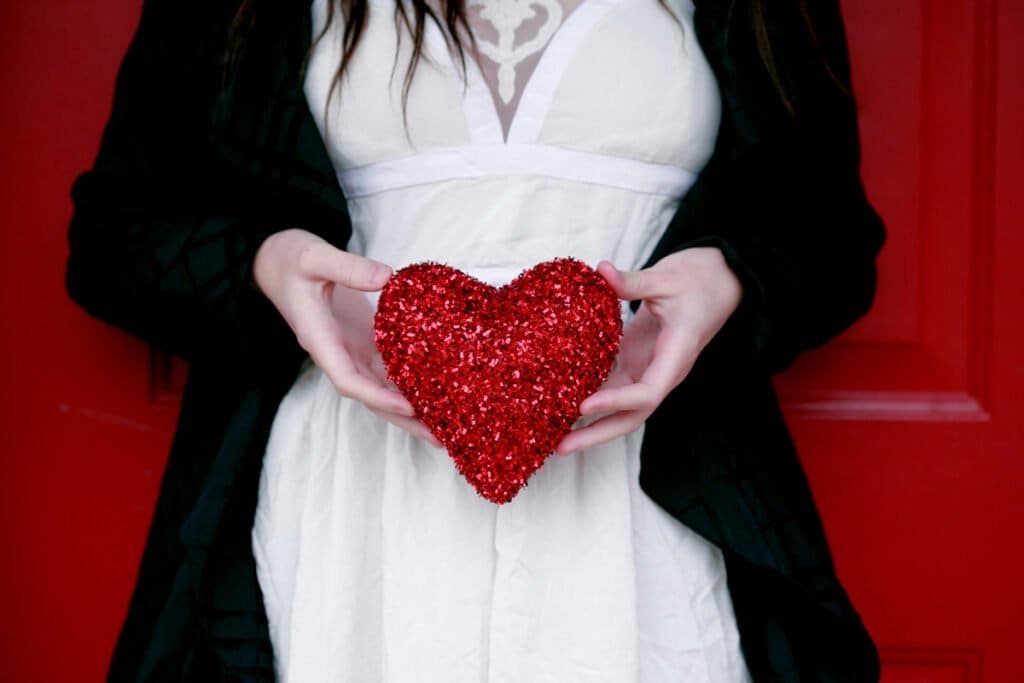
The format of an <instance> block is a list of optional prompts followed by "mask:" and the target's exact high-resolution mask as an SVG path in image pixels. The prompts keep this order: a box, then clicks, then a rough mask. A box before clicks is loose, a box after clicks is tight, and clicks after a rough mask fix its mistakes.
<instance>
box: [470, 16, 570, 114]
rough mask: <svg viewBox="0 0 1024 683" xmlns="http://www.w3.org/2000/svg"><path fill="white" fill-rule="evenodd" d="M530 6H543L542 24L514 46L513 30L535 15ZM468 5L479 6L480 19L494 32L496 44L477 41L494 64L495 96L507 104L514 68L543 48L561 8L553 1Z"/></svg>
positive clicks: (484, 39)
mask: <svg viewBox="0 0 1024 683" xmlns="http://www.w3.org/2000/svg"><path fill="white" fill-rule="evenodd" d="M534 5H540V6H541V7H543V9H544V17H543V18H544V21H543V22H541V23H540V25H539V26H537V27H536V31H537V34H536V35H534V36H533V37H532V38H530V39H529V40H526V41H525V42H520V43H519V45H516V44H515V39H516V30H517V29H518V28H519V27H520V26H521V25H522V23H523V22H524V21H525V20H527V19H532V18H533V17H535V16H537V10H536V9H534ZM469 6H471V7H472V6H478V7H480V8H481V9H480V18H481V19H486V20H487V21H489V22H490V23H491V26H493V27H494V28H495V30H496V31H497V32H498V40H497V42H496V43H495V42H491V41H490V40H488V39H487V37H486V36H479V37H477V41H478V44H479V46H480V49H481V51H482V52H483V53H484V55H486V56H487V57H489V58H490V59H491V61H493V62H495V63H496V64H497V65H498V94H499V95H500V96H501V101H502V102H504V103H505V104H508V103H509V102H510V101H511V100H512V96H513V95H514V94H515V89H516V86H515V82H516V65H517V64H519V62H521V61H523V60H524V59H526V58H527V57H529V56H530V55H532V54H533V53H535V52H538V51H540V50H541V49H543V48H544V46H545V45H547V42H548V40H550V38H551V36H553V35H554V33H555V29H557V28H558V26H559V25H560V24H561V23H562V6H561V5H560V4H558V1H557V0H470V2H469Z"/></svg>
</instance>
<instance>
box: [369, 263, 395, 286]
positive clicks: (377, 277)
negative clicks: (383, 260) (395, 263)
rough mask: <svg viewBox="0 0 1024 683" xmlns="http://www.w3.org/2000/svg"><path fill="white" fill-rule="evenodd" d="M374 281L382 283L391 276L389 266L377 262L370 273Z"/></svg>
mask: <svg viewBox="0 0 1024 683" xmlns="http://www.w3.org/2000/svg"><path fill="white" fill-rule="evenodd" d="M371 277H372V278H373V281H374V282H375V283H380V284H384V283H385V282H387V279H388V278H389V277H391V268H390V267H388V266H385V265H382V264H377V265H376V266H374V267H373V274H372V275H371Z"/></svg>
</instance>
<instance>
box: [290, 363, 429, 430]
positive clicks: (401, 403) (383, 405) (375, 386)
mask: <svg viewBox="0 0 1024 683" xmlns="http://www.w3.org/2000/svg"><path fill="white" fill-rule="evenodd" d="M310 357H311V358H313V362H314V363H316V364H317V365H318V366H319V367H320V369H321V370H323V372H324V374H325V375H327V377H328V379H330V380H331V383H332V384H334V388H335V389H336V390H337V391H338V393H339V394H341V395H343V396H348V397H349V398H354V399H356V400H357V401H360V402H362V403H363V404H364V405H366V406H367V407H368V408H371V409H376V410H383V411H388V412H393V413H397V414H399V415H414V414H415V413H416V411H415V409H413V407H412V405H411V404H410V403H409V401H408V400H407V399H406V398H405V397H404V396H402V395H401V394H399V393H397V392H394V391H391V390H390V389H385V388H384V387H382V386H381V385H380V384H379V383H378V382H377V381H376V380H375V379H371V378H369V377H366V376H365V375H362V374H360V372H359V370H358V368H357V367H356V366H355V364H354V363H353V362H352V360H351V358H349V357H348V354H346V353H342V354H327V355H323V354H317V355H316V356H314V355H313V354H310Z"/></svg>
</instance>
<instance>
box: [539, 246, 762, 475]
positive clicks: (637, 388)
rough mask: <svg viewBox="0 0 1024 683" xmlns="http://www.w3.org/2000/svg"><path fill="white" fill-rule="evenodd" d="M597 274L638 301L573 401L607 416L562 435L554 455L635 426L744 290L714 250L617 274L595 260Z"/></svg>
mask: <svg viewBox="0 0 1024 683" xmlns="http://www.w3.org/2000/svg"><path fill="white" fill-rule="evenodd" d="M597 271H598V272H599V273H600V274H601V275H602V276H603V277H604V278H605V280H607V281H608V283H609V284H610V285H611V287H612V289H613V290H615V293H616V294H617V295H618V296H619V298H620V299H626V300H629V301H634V300H637V299H640V300H642V303H641V304H640V307H639V308H638V309H637V312H636V315H635V316H633V318H632V320H630V321H629V323H628V324H627V325H626V328H625V329H624V330H623V334H622V340H621V342H620V346H619V353H618V357H617V358H616V361H615V365H614V366H613V368H612V370H611V372H610V373H609V375H608V378H607V379H606V380H605V382H604V384H603V385H602V386H601V388H600V389H598V390H597V391H596V392H594V393H593V394H591V395H590V396H588V397H587V398H586V400H584V401H583V402H582V403H581V404H580V413H581V415H582V416H583V417H588V416H592V415H597V414H598V413H609V414H608V415H606V416H604V417H602V418H600V419H598V420H596V421H593V422H591V423H590V424H587V425H585V426H581V427H578V428H576V429H574V430H573V431H571V432H570V433H569V434H567V435H566V436H565V438H564V439H562V441H561V443H559V445H558V448H557V449H556V451H555V452H556V453H557V454H558V455H568V454H569V453H572V452H575V451H580V450H584V449H586V448H590V447H592V446H596V445H598V444H600V443H604V442H606V441H610V440H612V439H614V438H617V437H619V436H623V435H625V434H628V433H630V432H632V431H634V430H636V429H638V428H639V427H640V426H641V425H642V424H643V423H644V421H645V420H646V419H647V418H648V417H649V416H650V415H651V413H653V412H654V410H655V408H657V407H658V406H659V405H661V402H662V401H663V400H664V399H665V397H666V396H667V395H668V394H669V392H670V391H672V390H673V389H675V388H676V386H678V385H679V383H680V382H682V381H683V379H684V378H685V377H686V376H687V375H688V374H689V372H690V369H691V368H692V367H693V364H694V362H696V360H697V356H698V355H699V354H700V352H701V351H702V350H703V349H704V347H705V346H706V345H707V344H708V342H710V341H711V339H712V338H713V337H714V336H715V334H717V333H718V330H719V329H721V327H722V326H723V325H724V324H725V322H726V320H728V319H729V316H731V315H732V314H733V312H734V311H735V310H736V308H737V307H738V306H739V303H740V300H741V298H742V295H743V286H742V284H741V283H740V280H739V279H738V278H737V277H736V274H735V273H734V272H733V271H732V269H731V268H730V267H729V265H728V264H727V263H726V261H725V257H724V256H723V255H722V252H721V250H719V249H718V248H717V247H691V248H688V249H683V250H681V251H678V252H675V253H672V254H669V255H668V256H666V257H664V258H663V259H661V260H660V261H658V262H657V263H655V264H654V265H653V266H651V267H650V268H646V269H644V270H638V271H620V270H618V269H617V268H616V267H615V266H614V265H613V264H612V263H611V262H610V261H601V263H599V264H598V266H597Z"/></svg>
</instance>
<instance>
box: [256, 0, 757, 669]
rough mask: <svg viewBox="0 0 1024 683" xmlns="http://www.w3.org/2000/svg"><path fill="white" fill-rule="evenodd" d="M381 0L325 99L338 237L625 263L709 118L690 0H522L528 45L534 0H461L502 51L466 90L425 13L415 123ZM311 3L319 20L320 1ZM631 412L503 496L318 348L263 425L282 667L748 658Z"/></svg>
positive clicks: (711, 130)
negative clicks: (379, 410)
mask: <svg viewBox="0 0 1024 683" xmlns="http://www.w3.org/2000/svg"><path fill="white" fill-rule="evenodd" d="M396 1H398V0H370V13H369V18H368V23H367V25H366V28H365V34H364V36H363V38H362V41H361V43H360V45H359V48H358V49H357V50H356V52H355V56H354V58H353V60H352V62H351V64H350V66H349V69H350V71H348V72H347V74H346V76H345V79H344V80H343V81H342V86H341V88H340V89H339V90H338V91H336V92H335V95H334V98H333V99H332V100H331V105H332V106H331V110H330V119H329V122H328V124H327V125H328V126H329V136H326V139H327V141H328V148H329V152H330V154H331V156H332V160H333V163H334V165H335V168H336V170H337V171H338V175H339V180H340V183H341V186H342V189H343V190H344V192H345V195H346V197H347V200H348V208H349V211H350V214H351V217H352V220H353V235H352V238H351V241H350V242H349V244H348V247H347V248H348V250H349V251H352V252H354V253H359V254H363V255H366V256H369V257H372V258H374V259H377V260H380V261H383V262H385V263H388V264H389V265H391V266H393V267H394V268H395V269H397V268H399V267H401V266H403V265H406V264H409V263H413V262H417V261H421V260H428V259H429V260H435V261H439V262H443V263H447V264H450V265H452V266H454V267H457V268H460V269H462V270H464V271H466V272H467V273H469V274H471V275H473V276H475V277H478V278H479V279H481V280H484V281H486V282H489V283H491V284H494V285H500V284H504V283H506V282H508V281H510V280H511V279H512V278H513V277H514V276H515V275H517V274H518V273H519V272H520V271H522V270H523V269H526V268H529V267H530V266H533V265H535V264H536V263H539V262H541V261H544V260H548V259H551V258H554V257H558V256H575V257H576V258H579V259H580V260H583V261H584V262H586V263H589V264H590V265H596V264H597V263H598V262H599V261H600V260H601V259H609V260H611V261H612V262H613V263H614V264H615V265H616V266H617V267H619V268H621V269H637V268H639V267H640V266H641V265H642V264H643V263H644V261H645V260H646V259H647V258H648V256H649V255H650V254H651V253H652V251H653V249H654V246H655V243H656V242H657V240H658V237H659V236H660V235H661V233H662V231H663V230H664V229H665V227H666V226H667V224H668V221H669V220H670V218H671V217H672V215H673V212H674V210H675V208H676V206H677V205H678V201H679V198H680V197H681V196H682V195H683V194H684V193H685V192H686V190H687V189H688V188H689V186H690V184H691V183H692V182H693V180H694V178H695V175H696V173H697V172H698V171H699V170H700V169H701V168H702V167H703V165H704V164H705V163H706V162H707V160H708V158H709V157H710V155H711V152H712V149H713V145H714V141H715V136H716V134H717V130H718V124H719V118H720V99H719V92H718V90H717V87H716V83H715V80H714V77H713V74H712V73H711V71H710V68H709V67H708V64H707V63H706V61H705V60H704V57H703V55H702V53H701V51H700V48H699V46H698V44H697V39H696V36H695V35H694V32H693V24H692V12H693V6H692V4H691V0H669V4H670V5H671V7H672V11H673V13H675V14H676V15H677V16H678V18H679V20H680V21H681V23H682V28H680V26H678V25H677V24H676V23H675V22H674V21H673V20H672V17H671V16H670V14H669V13H668V12H667V11H666V10H665V9H664V8H663V7H661V6H660V5H659V3H658V2H657V0H583V1H582V2H581V3H580V2H575V3H572V2H570V3H568V4H567V6H568V7H569V10H568V11H564V12H560V9H561V7H562V6H561V5H558V0H532V2H531V3H530V5H529V7H532V8H533V11H534V12H536V13H535V14H534V15H533V18H532V19H531V20H530V21H532V22H533V24H532V26H533V28H532V29H531V30H532V31H533V33H534V34H535V35H536V36H537V39H536V40H534V41H533V43H532V44H528V45H527V47H526V48H525V49H523V50H518V47H513V44H512V42H511V40H505V39H507V38H510V37H511V36H512V34H513V30H514V29H515V28H516V27H517V26H518V27H519V28H523V27H527V23H526V20H524V19H523V16H528V15H529V12H528V11H527V14H525V15H517V14H516V12H518V11H520V10H523V8H527V4H526V3H521V2H518V1H517V0H473V1H472V3H471V4H470V10H471V11H472V12H473V13H474V16H475V17H476V18H477V21H478V22H481V26H482V22H484V21H489V22H490V24H491V26H490V28H491V29H492V30H491V31H490V33H489V34H488V33H487V32H485V31H484V30H483V29H482V28H481V29H480V31H479V33H478V35H477V39H478V41H481V42H482V43H483V42H489V43H491V45H490V46H489V47H488V46H484V47H486V48H487V49H486V51H484V50H482V52H483V54H484V55H485V56H486V57H487V58H488V59H490V60H491V61H490V62H483V61H482V62H480V63H478V62H476V61H475V60H473V59H472V58H471V57H470V55H469V53H468V52H467V55H466V57H467V67H468V68H469V73H468V76H469V80H468V85H467V87H466V90H465V92H464V91H463V82H462V80H461V78H462V72H461V69H460V65H459V61H458V58H457V55H456V54H455V53H449V51H448V49H447V47H446V44H445V36H444V33H443V32H442V30H441V29H440V28H439V27H438V26H437V25H435V24H434V23H433V22H432V21H430V20H429V18H428V21H427V26H426V34H425V45H424V46H425V49H426V51H427V54H428V55H429V57H430V60H431V61H430V62H427V61H421V62H420V63H419V65H418V66H417V70H416V72H415V75H414V78H413V80H412V85H411V88H410V91H409V100H408V124H409V137H408V138H407V137H406V136H405V132H404V130H403V123H402V111H401V102H402V100H401V98H402V93H401V90H402V85H403V81H404V76H405V67H406V65H407V63H408V59H409V56H410V53H411V45H412V40H411V35H410V34H409V33H408V32H407V29H406V28H405V26H404V25H402V24H399V27H398V28H396V24H395V22H394V21H393V18H392V17H393V14H392V13H393V10H394V8H395V5H394V3H395V2H396ZM403 1H405V0H403ZM312 11H313V19H314V26H313V29H314V35H316V34H317V33H318V32H319V30H320V28H321V27H322V26H323V22H324V20H325V12H326V7H325V0H315V2H314V3H313V7H312ZM488 13H489V14H488ZM549 13H550V14H549ZM559 14H561V15H562V16H561V17H559ZM486 17H490V19H486ZM549 17H553V18H554V20H557V21H553V20H551V19H549ZM552 21H553V23H552ZM520 22H523V23H522V26H519V24H520ZM538 22H539V23H538ZM538 26H539V28H538ZM341 28H342V23H341V21H340V16H339V17H336V23H335V24H334V25H333V28H332V30H331V31H330V33H328V34H327V35H326V37H325V38H324V40H323V41H321V42H320V43H319V44H318V46H317V49H316V51H315V52H314V55H313V58H312V61H311V63H310V66H309V71H308V72H307V77H306V82H305V92H306V96H307V98H308V101H309V104H310V109H311V110H312V112H313V113H314V115H315V116H316V118H317V120H318V122H320V125H321V126H323V122H322V114H323V111H324V103H325V101H326V97H327V89H328V85H329V82H330V79H331V76H332V75H333V73H334V70H335V68H336V66H337V64H338V63H339V60H340V54H341V53H340V49H341ZM552 29H553V30H552ZM396 31H401V32H402V33H403V35H402V40H401V43H400V45H399V52H398V60H397V62H395V61H394V60H395V46H396V40H397V36H396ZM473 31H474V33H475V34H477V28H476V26H474V28H473ZM524 44H525V43H524ZM524 55H525V56H524ZM484 64H486V68H485V67H484V66H483V65H484ZM393 65H395V72H394V77H393V78H391V76H392V74H391V70H392V67H393ZM501 65H504V68H501ZM510 65H511V66H510ZM517 67H518V68H517ZM530 69H532V73H530V72H529V70H530ZM502 73H504V75H502ZM488 75H489V76H490V77H491V79H492V80H489V79H488ZM525 75H529V78H528V79H526V78H524V76H525ZM495 76H496V77H495ZM510 104H511V105H515V106H514V107H510V106H509V105H510ZM502 112H504V115H503V114H502ZM509 112H514V113H513V114H512V115H511V117H509V116H508V113H509ZM503 124H511V125H509V126H508V131H507V136H506V135H505V127H506V126H505V125H503ZM327 133H328V131H327V130H324V129H323V128H322V129H321V134H323V135H326V134H327ZM367 296H368V297H369V299H370V300H371V301H373V302H374V303H375V302H376V298H377V296H378V293H369V294H367ZM622 315H623V320H624V322H625V323H626V324H628V321H629V320H630V319H631V311H630V309H629V307H628V304H627V303H626V302H623V305H622ZM642 436H643V428H642V427H641V428H640V429H638V430H637V431H635V432H633V433H631V434H629V435H627V436H625V437H622V438H618V439H616V440H614V441H612V442H609V443H605V444H603V445H600V446H598V447H594V448H591V449H587V450H586V451H583V452H577V453H572V454H570V455H568V456H558V455H552V456H550V457H549V458H548V460H547V461H546V462H545V464H544V465H543V466H542V467H541V468H540V469H539V470H538V471H537V472H536V473H535V474H534V475H533V476H532V478H531V479H530V480H529V482H528V485H527V486H526V487H524V488H523V489H522V490H520V491H519V493H518V494H517V495H516V497H515V498H513V499H512V501H510V502H509V503H506V504H504V505H495V504H494V503H491V502H489V501H487V500H485V499H484V498H482V497H481V496H480V495H479V494H478V493H477V492H476V491H475V490H474V489H473V488H472V487H471V486H470V485H469V484H468V483H467V482H466V481H465V480H464V479H463V477H462V476H461V475H460V474H459V472H458V471H457V470H456V468H455V465H454V463H453V462H452V461H451V459H450V458H449V457H448V455H447V453H446V452H445V451H444V450H443V449H440V448H436V447H434V446H432V445H430V444H429V443H428V442H426V441H424V440H422V439H420V438H417V437H414V436H412V435H411V434H409V433H408V432H406V431H404V430H402V429H400V428H398V427H396V426H393V425H391V423H389V422H387V421H385V420H383V419H382V418H379V417H378V416H376V415H375V414H374V413H372V412H370V411H369V410H368V409H367V408H366V407H365V406H364V405H362V404H361V403H359V402H358V401H356V400H353V399H348V398H344V397H342V396H340V395H339V394H338V393H337V392H336V391H335V390H334V388H333V386H332V385H331V383H330V381H329V380H327V378H326V377H325V376H324V375H323V374H322V372H320V370H319V368H317V367H316V366H315V365H313V364H312V363H311V362H309V361H307V362H306V364H305V365H304V366H303V368H302V371H301V372H300V374H299V376H298V377H297V378H296V381H295V383H294V386H293V387H292V388H291V390H290V392H289V393H288V394H287V395H286V396H285V398H284V400H283V402H282V403H281V405H280V408H279V410H278V413H277V415H276V417H275V420H274V423H273V427H272V431H271V434H270V439H269V442H268V444H267V449H266V454H265V461H264V468H263V473H262V478H261V481H260V488H259V500H258V507H257V513H256V520H255V525H254V527H253V533H252V544H253V551H254V554H255V557H256V561H257V569H258V577H259V582H260V586H261V589H262V591H263V598H264V601H265V605H266V610H267V615H268V618H269V624H270V635H271V641H272V645H273V650H274V658H275V669H276V671H277V674H278V676H279V680H281V681H286V682H288V683H318V682H320V681H331V682H335V681H345V682H349V681H351V682H354V683H376V682H382V683H383V682H389V683H431V682H437V683H480V682H483V681H488V682H490V683H542V682H550V683H596V682H598V681H601V682H607V683H632V682H642V683H661V682H665V683H667V682H669V681H671V682H673V683H675V682H678V681H687V682H689V683H745V682H747V681H749V680H750V675H749V673H748V671H747V669H746V666H745V664H744V661H743V658H742V655H741V651H740V646H739V639H738V634H737V628H736V623H735V617H734V614H733V608H732V603H731V601H730V595H729V591H728V588H727V585H726V576H725V565H724V562H723V558H722V554H721V551H720V550H719V549H718V548H717V547H715V546H714V545H712V544H711V543H709V542H708V541H707V540H705V539H704V538H702V537H700V536H698V535H697V534H696V533H694V532H693V531H691V530H690V529H689V528H687V527H686V526H684V525H683V524H681V523H680V522H679V521H677V520H676V519H675V518H674V517H672V516H671V515H669V514H668V513H667V512H666V511H664V510H663V509H662V508H661V507H659V506H658V505H657V504H655V503H654V502H653V501H652V500H651V499H650V498H649V497H648V496H647V495H646V494H645V493H643V492H642V491H641V489H640V487H639V483H638V476H639V468H640V458H639V452H640V443H641V439H642Z"/></svg>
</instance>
